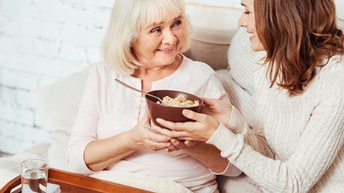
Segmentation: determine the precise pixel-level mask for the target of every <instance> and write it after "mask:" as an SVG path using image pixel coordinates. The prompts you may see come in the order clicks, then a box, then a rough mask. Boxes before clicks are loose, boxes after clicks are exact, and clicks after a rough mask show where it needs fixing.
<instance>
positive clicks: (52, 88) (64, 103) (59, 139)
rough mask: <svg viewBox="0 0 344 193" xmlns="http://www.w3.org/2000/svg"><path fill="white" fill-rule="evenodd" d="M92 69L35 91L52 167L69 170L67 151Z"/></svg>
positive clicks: (86, 69) (36, 104)
mask: <svg viewBox="0 0 344 193" xmlns="http://www.w3.org/2000/svg"><path fill="white" fill-rule="evenodd" d="M89 70H90V67H87V68H85V69H83V70H82V71H80V72H77V73H74V74H72V75H70V76H68V77H66V78H63V79H61V80H59V81H57V82H56V83H53V84H51V85H47V86H45V87H42V88H39V89H37V90H34V91H32V98H33V101H34V104H35V107H36V111H37V112H38V113H39V115H40V116H41V118H42V123H43V128H44V129H46V130H47V131H48V132H49V133H50V142H51V144H50V147H49V149H48V155H47V157H48V161H49V165H50V167H54V168H57V169H61V170H68V163H67V160H66V156H65V155H66V153H65V152H66V147H67V144H68V141H69V136H70V131H71V128H72V125H73V123H74V120H75V117H76V114H77V111H78V107H79V104H80V100H81V95H82V93H83V90H84V87H85V82H86V79H87V76H88V73H89Z"/></svg>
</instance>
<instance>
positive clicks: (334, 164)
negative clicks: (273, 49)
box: [207, 57, 344, 193]
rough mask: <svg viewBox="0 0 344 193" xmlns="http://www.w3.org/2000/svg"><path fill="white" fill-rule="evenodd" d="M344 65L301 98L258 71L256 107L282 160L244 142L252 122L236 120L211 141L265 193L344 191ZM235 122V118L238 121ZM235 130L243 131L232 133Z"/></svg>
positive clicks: (324, 73) (329, 70) (330, 69)
mask: <svg viewBox="0 0 344 193" xmlns="http://www.w3.org/2000/svg"><path fill="white" fill-rule="evenodd" d="M343 74H344V62H343V60H341V58H340V57H334V58H332V59H331V60H330V62H329V63H328V64H327V65H326V66H325V67H323V68H321V69H319V71H318V74H317V77H316V78H315V79H314V80H313V81H312V82H311V83H310V84H309V85H308V87H307V88H306V90H305V92H304V93H303V94H302V95H300V96H294V97H291V96H289V94H288V93H287V92H285V91H284V90H281V89H278V88H277V87H276V86H273V87H271V88H270V87H269V82H268V81H267V80H266V76H265V71H264V70H263V68H262V69H261V71H260V72H259V71H257V74H256V76H257V77H256V78H257V79H256V83H257V86H256V89H257V95H258V96H257V97H258V98H257V108H258V110H259V112H260V113H261V121H262V123H263V126H264V133H265V137H266V140H267V142H268V144H269V146H270V147H271V149H272V150H273V151H274V152H275V153H276V154H277V156H278V157H279V159H276V160H275V159H271V158H268V157H266V156H263V155H262V154H261V153H259V152H258V151H259V149H257V150H258V151H254V149H253V148H252V147H251V146H250V145H248V144H247V143H245V138H246V137H247V130H248V128H247V123H245V121H244V119H242V118H241V117H240V116H237V114H236V111H235V110H233V113H234V115H232V117H231V122H232V123H231V124H230V129H228V128H226V127H225V126H224V125H220V126H219V127H218V129H217V130H216V132H215V133H214V134H213V136H212V137H211V138H210V139H209V140H208V141H207V143H210V144H213V145H215V146H216V147H217V148H219V149H220V150H221V151H222V156H223V157H227V158H228V159H229V161H230V162H231V163H233V164H234V165H235V166H236V167H238V168H239V169H241V170H242V171H243V172H244V173H246V174H247V175H248V176H249V177H251V178H252V179H253V180H254V181H256V182H257V183H258V184H259V185H260V186H261V187H262V188H263V189H264V191H265V192H312V193H313V192H344V183H343V179H344V178H343V177H344V174H343V171H344V159H343V158H344V150H343V143H344V78H343ZM234 119H235V120H234ZM231 127H232V128H233V127H242V130H241V131H242V132H241V133H237V134H235V133H233V132H232V131H231V129H232V128H231Z"/></svg>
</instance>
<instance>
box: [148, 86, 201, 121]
mask: <svg viewBox="0 0 344 193" xmlns="http://www.w3.org/2000/svg"><path fill="white" fill-rule="evenodd" d="M148 94H151V95H154V96H157V97H159V98H161V99H162V100H163V103H161V102H159V100H158V99H156V98H154V97H151V96H150V95H145V98H146V103H147V108H148V113H149V116H150V118H151V120H152V121H153V123H154V124H155V125H158V126H160V127H161V125H160V124H159V123H158V122H156V119H157V118H162V119H165V120H167V121H172V122H186V121H189V119H188V118H186V117H185V116H184V115H183V114H182V111H183V110H184V109H189V110H192V111H195V112H199V111H200V110H201V106H202V104H203V100H202V99H201V98H199V97H198V96H196V95H193V94H190V93H187V92H182V91H176V90H153V91H150V92H148Z"/></svg>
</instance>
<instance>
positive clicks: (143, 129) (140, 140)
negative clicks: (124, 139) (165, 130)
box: [128, 113, 171, 150]
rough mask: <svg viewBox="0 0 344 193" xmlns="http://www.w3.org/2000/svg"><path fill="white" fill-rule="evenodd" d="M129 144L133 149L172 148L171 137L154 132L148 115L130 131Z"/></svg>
mask: <svg viewBox="0 0 344 193" xmlns="http://www.w3.org/2000/svg"><path fill="white" fill-rule="evenodd" d="M128 134H129V135H128V136H129V142H130V143H131V146H132V148H133V149H136V150H138V149H151V150H163V149H166V148H168V146H170V140H171V138H170V137H167V136H164V135H162V134H159V133H156V132H154V130H153V129H152V128H151V124H150V118H149V116H148V114H147V113H145V115H144V116H143V117H142V119H141V120H140V121H139V123H138V124H137V125H136V126H135V127H134V128H133V129H132V130H130V131H129V133H128Z"/></svg>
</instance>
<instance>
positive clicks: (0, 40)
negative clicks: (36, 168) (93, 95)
mask: <svg viewBox="0 0 344 193" xmlns="http://www.w3.org/2000/svg"><path fill="white" fill-rule="evenodd" d="M113 2H114V0H96V1H95V0H68V1H64V0H49V1H47V0H0V151H4V152H7V153H16V152H18V151H21V150H23V149H25V148H28V147H30V146H32V145H33V144H35V143H37V142H39V141H41V140H42V139H46V138H47V134H46V132H45V131H44V130H43V129H42V128H41V121H40V118H39V115H37V114H36V112H35V110H34V107H33V104H32V101H31V98H30V93H29V92H30V90H32V89H36V88H38V87H41V86H43V85H47V84H50V83H52V82H54V81H56V80H58V79H60V78H62V77H65V76H67V75H69V74H71V73H73V72H76V71H78V70H80V69H82V68H84V67H85V66H87V65H88V64H90V63H93V62H97V61H99V60H100V49H99V47H100V45H101V41H102V37H103V34H104V32H105V28H106V26H107V23H108V18H109V16H110V13H111V7H112V4H113Z"/></svg>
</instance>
